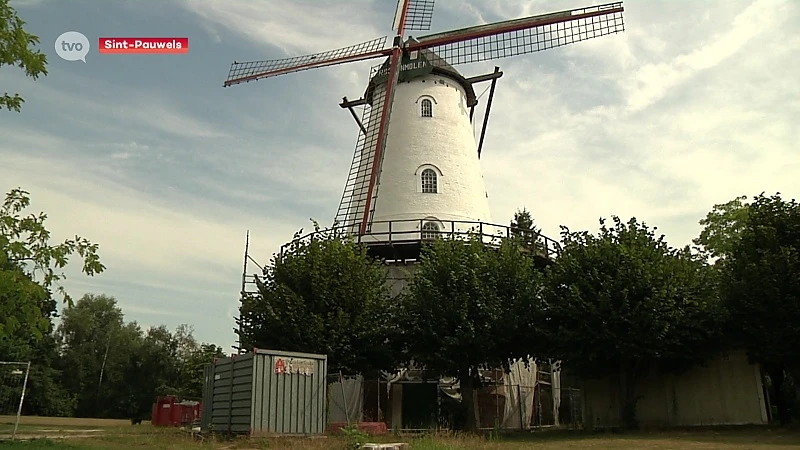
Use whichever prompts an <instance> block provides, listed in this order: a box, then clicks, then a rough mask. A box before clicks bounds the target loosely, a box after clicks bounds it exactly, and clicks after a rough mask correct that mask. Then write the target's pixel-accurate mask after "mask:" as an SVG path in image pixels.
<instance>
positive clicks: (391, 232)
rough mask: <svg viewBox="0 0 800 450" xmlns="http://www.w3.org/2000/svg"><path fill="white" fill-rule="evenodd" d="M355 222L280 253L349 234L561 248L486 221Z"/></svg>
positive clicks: (379, 241) (387, 242)
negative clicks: (365, 225) (362, 229)
mask: <svg viewBox="0 0 800 450" xmlns="http://www.w3.org/2000/svg"><path fill="white" fill-rule="evenodd" d="M358 231H359V230H358V226H353V225H347V226H333V227H331V228H327V229H324V230H319V231H313V232H310V233H307V234H305V235H303V236H300V237H298V238H297V239H294V240H292V241H291V242H288V243H286V244H284V245H282V246H281V254H284V253H285V252H286V251H288V250H289V249H290V248H291V247H292V245H296V244H298V243H301V242H304V241H311V240H314V239H315V238H317V237H322V236H332V235H333V236H340V237H342V238H346V237H347V238H350V239H353V240H354V241H355V242H357V243H359V244H364V245H367V246H393V245H409V244H421V243H423V242H429V241H431V240H432V239H436V238H449V239H462V240H467V239H469V238H470V237H477V238H478V239H480V240H481V241H482V242H484V243H485V244H487V245H493V246H499V245H500V243H501V242H502V241H503V239H508V238H511V237H518V238H520V239H521V240H522V243H523V246H524V248H525V249H526V250H528V251H530V252H532V253H534V254H536V255H538V256H541V257H544V258H547V259H555V258H557V257H558V255H559V253H560V252H561V245H560V244H559V243H558V241H556V240H554V239H551V238H549V237H547V236H545V235H543V234H541V233H537V232H533V231H531V230H524V229H520V228H514V227H510V226H506V225H497V224H491V223H486V222H476V221H459V220H449V221H448V220H436V219H411V220H390V221H379V222H372V223H371V225H370V228H369V230H368V231H367V232H366V233H363V234H361V233H359V232H358Z"/></svg>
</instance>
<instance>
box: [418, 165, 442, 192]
mask: <svg viewBox="0 0 800 450" xmlns="http://www.w3.org/2000/svg"><path fill="white" fill-rule="evenodd" d="M437 181H438V180H437V179H436V172H435V171H434V170H433V169H425V170H423V171H422V192H423V193H425V194H436V193H437V192H439V185H438V183H437Z"/></svg>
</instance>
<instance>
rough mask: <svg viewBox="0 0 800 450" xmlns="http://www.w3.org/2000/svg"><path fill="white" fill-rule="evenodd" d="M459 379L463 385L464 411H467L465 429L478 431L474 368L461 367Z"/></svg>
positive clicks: (462, 400)
mask: <svg viewBox="0 0 800 450" xmlns="http://www.w3.org/2000/svg"><path fill="white" fill-rule="evenodd" d="M458 381H459V384H460V386H461V402H462V405H463V407H464V412H465V413H466V417H465V419H464V431H466V432H467V433H477V432H478V424H477V422H476V421H475V396H474V392H475V383H474V382H473V381H474V380H473V378H472V370H471V369H470V368H469V367H466V368H463V369H461V370H460V371H459V372H458Z"/></svg>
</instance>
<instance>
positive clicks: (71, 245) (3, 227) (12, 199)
mask: <svg viewBox="0 0 800 450" xmlns="http://www.w3.org/2000/svg"><path fill="white" fill-rule="evenodd" d="M29 205H30V197H29V193H28V192H26V191H23V190H22V189H21V188H16V189H13V190H11V192H9V193H8V194H7V195H6V199H5V201H4V202H3V205H2V207H0V267H3V266H5V267H8V265H13V266H16V267H18V268H24V269H28V270H27V272H28V273H30V275H31V278H32V279H35V278H36V276H37V275H39V274H41V275H42V279H41V281H40V282H39V283H40V284H41V285H42V287H43V288H45V289H50V288H51V287H52V286H55V287H56V289H57V290H58V291H59V292H60V293H61V294H62V295H63V296H64V301H65V302H67V303H70V302H71V301H72V299H71V297H70V296H69V294H67V292H66V290H64V288H63V287H62V286H61V285H59V282H60V281H62V280H64V279H65V278H66V276H65V275H64V274H63V273H57V272H56V269H62V268H64V267H65V266H66V265H67V263H69V258H70V256H72V255H74V254H76V253H77V254H78V256H80V257H81V258H83V268H82V272H83V273H85V274H86V275H88V276H94V275H96V274H99V273H102V272H103V271H104V270H105V266H104V265H103V264H102V263H101V262H100V257H99V256H98V254H97V249H98V247H99V246H98V244H93V243H92V242H90V241H89V240H88V239H86V238H82V237H80V236H75V238H74V239H66V240H64V242H62V243H61V244H57V245H50V231H48V230H47V228H45V225H44V222H45V220H46V219H47V214H45V213H42V212H40V213H39V214H38V215H36V214H30V215H28V216H25V217H21V216H20V215H19V213H20V212H22V211H23V210H24V209H25V208H27V207H28V206H29Z"/></svg>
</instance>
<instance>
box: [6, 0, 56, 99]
mask: <svg viewBox="0 0 800 450" xmlns="http://www.w3.org/2000/svg"><path fill="white" fill-rule="evenodd" d="M24 25H25V22H24V21H23V20H22V19H20V18H19V16H18V15H17V12H16V11H15V10H14V8H12V7H11V6H9V4H8V0H0V68H2V67H3V66H17V67H19V68H20V69H23V70H24V71H25V75H27V76H28V77H31V78H33V79H34V80H35V79H37V78H38V77H39V75H47V56H46V55H45V54H44V53H42V51H41V50H33V49H32V48H31V46H34V45H36V44H38V43H39V37H38V36H35V35H33V34H30V33H27V32H26V31H25V29H24V28H23V26H24ZM24 101H25V100H23V99H22V97H20V96H19V94H14V95H13V96H12V95H9V94H8V92H6V93H4V94H3V95H2V96H0V109H2V108H4V107H5V108H6V109H8V110H9V111H17V112H19V111H20V110H21V109H22V103H24Z"/></svg>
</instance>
